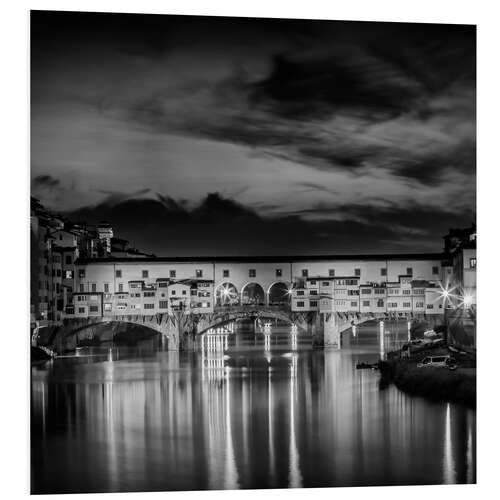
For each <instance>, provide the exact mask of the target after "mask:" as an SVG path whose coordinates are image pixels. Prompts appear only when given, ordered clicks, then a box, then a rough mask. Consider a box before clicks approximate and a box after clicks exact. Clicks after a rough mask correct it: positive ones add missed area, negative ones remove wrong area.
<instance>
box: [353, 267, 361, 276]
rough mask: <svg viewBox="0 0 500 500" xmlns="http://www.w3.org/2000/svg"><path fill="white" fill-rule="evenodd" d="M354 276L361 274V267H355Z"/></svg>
mask: <svg viewBox="0 0 500 500" xmlns="http://www.w3.org/2000/svg"><path fill="white" fill-rule="evenodd" d="M354 276H361V269H359V268H358V267H357V268H356V269H354Z"/></svg>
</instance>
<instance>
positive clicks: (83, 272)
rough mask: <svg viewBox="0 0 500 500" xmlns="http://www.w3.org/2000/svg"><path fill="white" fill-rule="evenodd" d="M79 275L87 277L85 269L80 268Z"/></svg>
mask: <svg viewBox="0 0 500 500" xmlns="http://www.w3.org/2000/svg"><path fill="white" fill-rule="evenodd" d="M78 277H79V278H80V279H81V278H85V269H78Z"/></svg>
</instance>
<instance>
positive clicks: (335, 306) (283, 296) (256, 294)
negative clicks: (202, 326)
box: [68, 254, 445, 317]
mask: <svg viewBox="0 0 500 500" xmlns="http://www.w3.org/2000/svg"><path fill="white" fill-rule="evenodd" d="M444 263H445V260H444V256H443V255H441V254H422V255H387V256H358V257H348V256H337V257H334V256H332V257H314V258H312V257H308V258H307V259H304V258H300V257H296V258H289V259H285V258H272V257H269V258H263V257H261V258H254V259H253V260H252V259H250V258H248V259H245V258H243V259H238V258H227V259H224V258H218V259H210V258H196V259H195V258H193V259H166V258H142V259H134V258H107V259H78V260H77V261H76V263H75V272H74V295H75V296H76V300H74V304H75V311H74V314H75V315H76V316H79V317H81V316H87V315H88V316H93V315H102V316H105V315H110V316H111V315H116V314H151V315H152V314H156V313H171V312H172V311H174V310H179V309H183V310H185V311H189V312H191V313H194V314H197V313H205V312H212V311H213V310H214V307H221V306H225V305H238V304H239V305H245V304H262V305H276V304H281V305H282V304H284V303H286V304H289V305H290V307H291V310H292V311H296V312H301V311H303V312H308V311H320V312H326V311H330V312H357V313H386V312H389V313H402V314H406V313H420V314H443V309H442V308H443V305H442V301H441V298H442V295H441V291H442V280H443V270H444ZM68 314H69V315H70V314H71V311H68Z"/></svg>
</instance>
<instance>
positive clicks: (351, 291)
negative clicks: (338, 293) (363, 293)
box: [347, 290, 359, 295]
mask: <svg viewBox="0 0 500 500" xmlns="http://www.w3.org/2000/svg"><path fill="white" fill-rule="evenodd" d="M347 295H359V290H347Z"/></svg>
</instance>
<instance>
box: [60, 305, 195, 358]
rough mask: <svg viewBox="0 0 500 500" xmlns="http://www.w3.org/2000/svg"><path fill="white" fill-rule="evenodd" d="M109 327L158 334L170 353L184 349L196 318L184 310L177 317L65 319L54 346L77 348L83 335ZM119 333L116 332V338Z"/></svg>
mask: <svg viewBox="0 0 500 500" xmlns="http://www.w3.org/2000/svg"><path fill="white" fill-rule="evenodd" d="M106 324H108V325H109V326H110V328H111V329H112V330H113V329H114V328H115V329H116V328H117V327H118V325H121V326H123V325H125V324H128V325H135V326H140V327H142V328H146V329H149V330H151V331H153V332H155V333H156V334H158V335H161V337H162V342H165V343H166V345H167V346H168V349H169V350H178V349H181V348H182V347H183V345H182V343H183V342H185V341H186V339H185V337H186V335H185V333H190V332H192V331H193V328H194V324H193V317H192V315H187V314H184V313H183V312H182V311H179V312H176V313H175V314H172V315H169V314H155V315H123V316H113V317H106V316H98V317H95V318H71V319H65V320H63V322H62V324H61V325H60V326H59V328H58V329H57V330H56V332H55V335H54V338H53V339H52V340H51V341H50V345H51V347H52V348H54V349H55V350H56V351H57V352H58V353H62V352H65V351H68V350H73V349H75V348H76V346H77V343H78V338H79V334H81V333H82V332H84V331H88V330H90V334H87V335H90V336H92V335H93V332H92V330H93V329H94V330H96V329H97V328H98V327H101V326H102V325H106ZM114 335H115V333H112V336H113V337H114Z"/></svg>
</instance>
